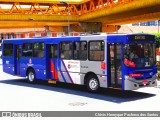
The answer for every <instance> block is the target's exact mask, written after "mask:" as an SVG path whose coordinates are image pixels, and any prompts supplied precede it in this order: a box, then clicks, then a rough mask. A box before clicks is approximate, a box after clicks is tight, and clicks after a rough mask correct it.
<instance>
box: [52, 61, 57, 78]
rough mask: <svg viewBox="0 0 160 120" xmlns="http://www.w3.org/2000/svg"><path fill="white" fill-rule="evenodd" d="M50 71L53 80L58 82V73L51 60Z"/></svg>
mask: <svg viewBox="0 0 160 120" xmlns="http://www.w3.org/2000/svg"><path fill="white" fill-rule="evenodd" d="M51 71H52V75H53V77H54V79H55V80H58V73H57V71H56V69H55V65H54V63H53V61H52V60H51Z"/></svg>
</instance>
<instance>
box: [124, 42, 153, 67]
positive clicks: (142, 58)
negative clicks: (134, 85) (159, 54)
mask: <svg viewBox="0 0 160 120" xmlns="http://www.w3.org/2000/svg"><path fill="white" fill-rule="evenodd" d="M155 53H156V52H155V44H134V45H129V44H126V45H125V47H124V59H125V60H127V61H128V62H125V64H126V63H127V64H126V65H128V63H129V65H128V66H130V64H131V66H132V67H136V68H144V67H151V66H153V65H155V63H156V55H155Z"/></svg>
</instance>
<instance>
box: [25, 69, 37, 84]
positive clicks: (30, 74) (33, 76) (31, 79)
mask: <svg viewBox="0 0 160 120" xmlns="http://www.w3.org/2000/svg"><path fill="white" fill-rule="evenodd" d="M26 76H27V81H28V82H29V83H35V81H36V74H35V71H34V69H33V68H32V67H29V68H28V69H27V72H26Z"/></svg>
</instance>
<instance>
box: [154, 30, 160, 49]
mask: <svg viewBox="0 0 160 120" xmlns="http://www.w3.org/2000/svg"><path fill="white" fill-rule="evenodd" d="M153 34H154V35H155V36H156V47H157V48H158V47H160V33H153Z"/></svg>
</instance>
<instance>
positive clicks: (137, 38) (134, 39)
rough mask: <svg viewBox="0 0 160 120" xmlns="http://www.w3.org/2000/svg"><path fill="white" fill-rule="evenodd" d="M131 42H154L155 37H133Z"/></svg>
mask: <svg viewBox="0 0 160 120" xmlns="http://www.w3.org/2000/svg"><path fill="white" fill-rule="evenodd" d="M130 40H131V41H154V40H155V37H154V36H152V35H131V36H130Z"/></svg>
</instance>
